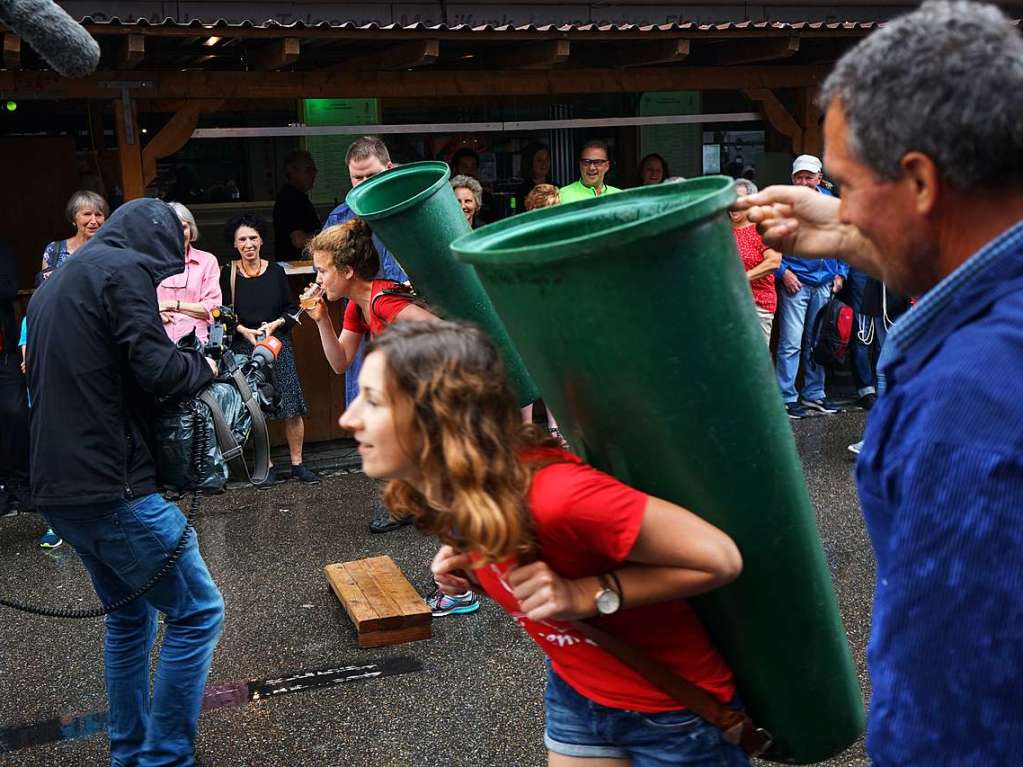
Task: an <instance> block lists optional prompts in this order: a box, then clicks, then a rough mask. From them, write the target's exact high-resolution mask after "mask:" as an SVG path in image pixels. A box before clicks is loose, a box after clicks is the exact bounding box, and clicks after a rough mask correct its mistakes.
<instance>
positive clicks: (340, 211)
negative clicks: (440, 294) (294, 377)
mask: <svg viewBox="0 0 1023 767" xmlns="http://www.w3.org/2000/svg"><path fill="white" fill-rule="evenodd" d="M353 218H355V214H354V213H353V212H352V209H351V208H349V207H348V203H347V202H343V203H341V204H340V205H338V206H337V207H336V208H334V210H332V211H331V212H330V215H329V216H327V223H325V224H324V225H323V227H324V229H326V228H327V227H328V226H335V225H336V224H343V223H345V222H346V221H351V220H352V219H353ZM373 244H374V245H375V246H376V249H377V253H378V254H380V272H379V273H378V274H377V277H378V278H383V279H385V280H394V281H395V282H408V275H407V274H405V270H404V269H402V268H401V264H399V263H398V259H396V258H395V257H394V256H393V255H392V254H391V251H389V250H388V249H387V247H386V246H385V245H384V244H383V243H382V242H380V238H379V237H377V236H376V235H375V234H374V235H373ZM365 348H366V339H365V338H364V339H362V342H361V343H360V344H359V349H358V351H357V352H356V353H355V358H354V359H353V360H352V364H351V365H350V366H349V367H348V370H346V371H345V406H346V407H347V406H348V405H350V404H352V400H354V399H355V398H356V397H357V396H359V369H360V368H361V367H362V357H363V353H364V350H365Z"/></svg>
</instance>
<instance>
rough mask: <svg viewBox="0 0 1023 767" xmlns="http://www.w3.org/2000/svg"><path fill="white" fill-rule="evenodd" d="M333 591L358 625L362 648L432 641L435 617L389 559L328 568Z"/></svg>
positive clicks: (327, 572)
mask: <svg viewBox="0 0 1023 767" xmlns="http://www.w3.org/2000/svg"><path fill="white" fill-rule="evenodd" d="M324 572H325V574H326V576H327V580H328V582H329V583H330V586H331V588H332V589H333V590H334V593H335V594H336V595H337V597H338V599H339V600H341V604H342V605H344V608H345V611H346V612H347V613H348V615H349V617H350V618H351V619H352V622H353V623H354V624H355V628H356V632H357V633H358V639H359V646H360V647H380V646H382V645H388V644H397V643H399V642H411V641H414V640H418V639H429V638H430V636H431V635H432V630H431V621H432V619H433V616H432V615H431V613H430V608H429V606H427V604H426V602H424V601H423V598H422V597H421V596H419V594H418V593H417V592H416V590H415V589H413V588H412V584H410V583H409V582H408V579H407V578H405V576H404V575H403V574H402V572H401V570H399V569H398V566H397V565H396V564H394V561H393V560H392V559H391V558H390V557H387V556H382V557H370V558H369V559H361V560H356V561H353V562H342V563H338V564H332V565H327V566H326V567H325V568H324Z"/></svg>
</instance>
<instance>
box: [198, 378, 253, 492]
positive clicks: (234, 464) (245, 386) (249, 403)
mask: <svg viewBox="0 0 1023 767" xmlns="http://www.w3.org/2000/svg"><path fill="white" fill-rule="evenodd" d="M232 377H233V378H234V382H235V385H236V386H237V387H238V392H239V393H240V394H241V395H242V401H243V402H244V403H245V407H246V408H247V409H248V411H249V415H250V416H251V417H252V447H253V451H254V453H255V455H254V459H255V462H254V466H253V469H252V472H251V473H250V472H249V467H248V465H247V464H246V463H245V457H244V455H243V454H242V451H243V447H242V445H239V444H238V440H236V439H235V438H234V432H233V431H231V427H230V426H228V424H227V419H226V418H224V411H223V410H221V409H220V403H218V402H217V399H216V397H214V396H213V392H211V391H210V389H209V387H207V388H205V389H203V390H202V391H201V392H200V393H199V394H198V399H199V400H200V401H202V402H203V403H204V404H205V405H206V407H208V408H209V410H210V416H211V417H212V418H213V431H214V432H215V433H216V435H217V444H218V445H219V446H220V454H221V455H222V456H224V460H225V461H227V462H228V463H229V464H231V468H233V469H234V470H235V471H237V472H238V473H239V474H241V475H243V476H245V477H248V479H249V481H250V482H252V483H254V484H257V485H258V484H262V483H263V482H264V481H265V480H266V478H267V476H268V475H269V473H270V435H269V432H268V431H267V427H266V418H265V417H264V416H263V411H262V410H261V409H260V407H259V403H258V402H256V399H255V397H254V396H253V394H252V388H251V387H250V386H249V382H248V381H246V380H245V376H243V375H242V373H241V370H235V371H234V373H233V374H232Z"/></svg>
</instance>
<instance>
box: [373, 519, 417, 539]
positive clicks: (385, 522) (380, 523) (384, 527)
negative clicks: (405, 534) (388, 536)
mask: <svg viewBox="0 0 1023 767" xmlns="http://www.w3.org/2000/svg"><path fill="white" fill-rule="evenodd" d="M412 521H413V520H412V517H411V516H408V517H402V518H401V519H395V518H394V517H392V516H390V515H382V516H379V517H377V518H376V519H374V520H373V521H372V522H370V523H369V531H370V532H371V533H376V534H378V535H379V534H380V533H390V532H393V531H394V530H397V529H399V528H402V527H405V525H411V524H412Z"/></svg>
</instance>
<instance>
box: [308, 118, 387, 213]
mask: <svg viewBox="0 0 1023 767" xmlns="http://www.w3.org/2000/svg"><path fill="white" fill-rule="evenodd" d="M301 120H302V122H303V123H305V124H306V125H379V124H380V99H305V100H303V101H302V103H301ZM357 138H358V135H357V134H352V135H349V136H344V135H340V136H306V137H305V142H304V143H305V148H306V149H307V150H308V151H309V153H310V154H311V155H312V156H313V160H315V162H316V167H317V168H318V169H319V174H318V175H317V177H316V186H315V187H313V189H312V191H311V192H310V193H309V198H310V199H311V200H312V201H313V203H316V204H324V203H331V202H335V201H338V202H340V201H341V200H343V199H344V197H345V195H346V194H348V190H349V189H351V188H352V182H351V179H350V178H349V176H348V167H347V166H346V165H345V153H346V152H347V151H348V147H350V146H351V145H352V142H353V141H354V140H355V139H357Z"/></svg>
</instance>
